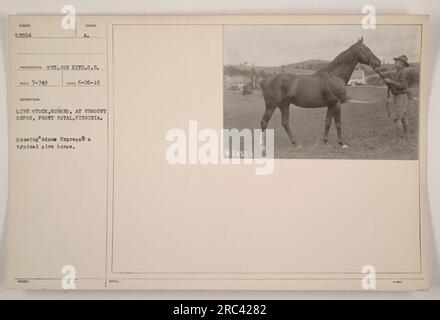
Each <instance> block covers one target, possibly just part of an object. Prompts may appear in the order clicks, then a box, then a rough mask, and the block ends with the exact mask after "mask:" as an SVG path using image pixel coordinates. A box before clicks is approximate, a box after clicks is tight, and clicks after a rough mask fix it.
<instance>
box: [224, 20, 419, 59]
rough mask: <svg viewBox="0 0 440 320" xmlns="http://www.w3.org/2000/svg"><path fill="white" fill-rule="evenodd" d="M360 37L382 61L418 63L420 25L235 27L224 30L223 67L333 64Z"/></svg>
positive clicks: (226, 27)
mask: <svg viewBox="0 0 440 320" xmlns="http://www.w3.org/2000/svg"><path fill="white" fill-rule="evenodd" d="M361 36H363V37H364V44H365V45H366V46H367V47H369V48H370V50H371V51H372V52H373V53H374V54H375V55H376V56H377V57H378V58H379V59H381V60H383V61H385V62H392V61H393V57H396V56H399V55H401V54H405V55H406V56H407V57H408V59H409V62H419V61H420V45H421V43H420V42H421V27H420V26H419V25H387V26H384V25H378V26H377V27H376V29H370V30H364V29H362V27H361V25H297V26H295V25H289V26H286V25H279V26H278V25H247V26H243V25H236V26H225V27H224V64H225V65H228V64H234V65H236V64H240V63H243V62H245V61H246V62H247V63H248V64H249V65H252V64H255V65H256V66H280V65H282V64H289V63H294V62H301V61H304V60H309V59H322V60H333V58H335V57H336V56H337V55H338V54H339V53H340V52H342V51H344V50H345V49H347V48H348V47H349V46H350V45H352V44H353V43H355V42H356V41H357V40H358V39H359V38H360V37H361Z"/></svg>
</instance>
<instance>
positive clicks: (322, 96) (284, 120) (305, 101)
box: [223, 24, 422, 160]
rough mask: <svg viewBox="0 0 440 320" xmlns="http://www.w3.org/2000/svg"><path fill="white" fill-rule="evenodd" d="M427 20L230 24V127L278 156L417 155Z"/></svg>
mask: <svg viewBox="0 0 440 320" xmlns="http://www.w3.org/2000/svg"><path fill="white" fill-rule="evenodd" d="M421 38H422V28H421V26H420V25H377V26H376V28H375V29H368V30H364V29H363V28H362V26H361V25H360V24H359V25H228V26H225V27H224V61H223V62H224V70H223V73H224V74H223V86H224V91H223V92H224V97H223V99H224V100H223V127H224V129H238V130H243V129H251V130H255V129H261V130H262V131H263V132H265V130H266V129H273V130H274V157H275V158H277V159H380V160H417V159H418V130H419V77H420V57H421V55H420V54H421V53H420V51H421Z"/></svg>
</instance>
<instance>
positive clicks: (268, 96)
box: [261, 38, 380, 148]
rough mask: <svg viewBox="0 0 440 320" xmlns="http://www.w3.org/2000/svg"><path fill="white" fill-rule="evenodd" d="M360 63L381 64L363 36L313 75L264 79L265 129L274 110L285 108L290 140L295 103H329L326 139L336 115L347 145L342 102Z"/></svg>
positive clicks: (319, 105)
mask: <svg viewBox="0 0 440 320" xmlns="http://www.w3.org/2000/svg"><path fill="white" fill-rule="evenodd" d="M357 63H362V64H367V65H369V66H371V67H372V68H377V67H379V66H380V60H379V59H378V58H377V57H376V56H375V55H374V54H373V52H371V50H370V49H369V48H368V47H367V46H365V45H364V44H363V38H361V39H360V40H359V41H357V42H356V43H355V44H353V45H352V46H350V47H349V48H348V49H347V50H345V51H343V52H341V53H340V54H339V55H338V56H337V57H336V58H335V59H334V60H333V61H332V62H330V64H329V65H327V66H326V67H324V68H322V69H320V70H318V71H317V72H316V73H315V74H312V75H294V74H288V73H280V74H277V75H275V76H273V77H271V78H269V79H265V80H263V81H262V82H261V89H262V91H263V96H264V101H265V104H266V111H265V112H264V115H263V119H262V120H261V129H262V131H263V132H264V131H265V130H266V128H267V124H268V122H269V120H270V118H271V117H272V114H273V112H274V111H275V109H276V108H277V107H278V108H280V110H281V124H282V126H283V127H284V129H285V131H286V133H287V135H288V137H289V139H290V141H291V142H292V143H293V144H294V143H295V142H296V141H295V138H294V137H293V134H292V132H291V131H290V127H289V107H290V104H294V105H296V106H298V107H303V108H323V107H327V116H326V119H325V129H324V143H327V141H328V132H329V129H330V126H331V123H332V119H333V118H334V119H335V124H336V131H337V135H338V143H339V144H340V145H341V146H342V147H343V148H347V145H346V144H345V143H344V142H343V139H342V130H341V104H342V103H344V101H345V99H346V91H347V83H348V80H350V78H351V75H352V73H353V70H354V68H355V67H356V64H357Z"/></svg>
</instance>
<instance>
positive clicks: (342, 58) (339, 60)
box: [317, 43, 357, 73]
mask: <svg viewBox="0 0 440 320" xmlns="http://www.w3.org/2000/svg"><path fill="white" fill-rule="evenodd" d="M356 45H357V43H355V44H353V45H351V46H350V47H349V48H348V49H346V50H344V51H342V52H341V53H340V54H338V55H337V56H336V58H334V59H333V60H332V61H331V62H330V63H329V64H328V65H327V66H325V67H323V68H321V69H319V70H318V72H317V73H320V72H331V71H332V70H333V69H334V68H336V67H337V66H338V65H340V64H341V63H342V62H344V61H345V60H346V59H347V57H349V56H350V55H352V54H353V50H354V48H355V46H356Z"/></svg>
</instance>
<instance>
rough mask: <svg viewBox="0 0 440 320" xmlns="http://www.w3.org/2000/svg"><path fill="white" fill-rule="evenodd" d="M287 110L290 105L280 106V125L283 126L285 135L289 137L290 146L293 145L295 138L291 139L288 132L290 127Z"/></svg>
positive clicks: (291, 136)
mask: <svg viewBox="0 0 440 320" xmlns="http://www.w3.org/2000/svg"><path fill="white" fill-rule="evenodd" d="M289 108H290V103H284V104H282V105H281V106H280V110H281V125H282V126H283V128H284V130H285V131H286V133H287V136H288V137H289V140H290V142H291V143H292V144H295V143H296V141H295V138H294V137H293V134H292V132H291V131H290V125H289V120H290V119H289V118H290V117H289V115H290V112H289Z"/></svg>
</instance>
